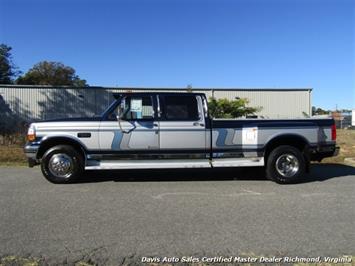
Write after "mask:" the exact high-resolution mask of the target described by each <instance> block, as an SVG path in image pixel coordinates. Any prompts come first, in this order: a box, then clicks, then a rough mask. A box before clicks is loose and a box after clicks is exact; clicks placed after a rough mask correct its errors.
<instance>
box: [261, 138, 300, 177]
mask: <svg viewBox="0 0 355 266" xmlns="http://www.w3.org/2000/svg"><path fill="white" fill-rule="evenodd" d="M305 171H306V161H305V158H304V156H303V154H302V152H301V151H300V150H299V149H297V148H295V147H293V146H289V145H282V146H279V147H277V148H275V149H274V150H272V151H271V153H270V154H269V156H268V159H267V163H266V176H267V178H268V179H270V180H273V181H275V182H277V183H279V184H290V183H296V182H299V181H301V180H302V179H303V178H304V175H305Z"/></svg>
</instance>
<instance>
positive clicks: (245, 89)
mask: <svg viewBox="0 0 355 266" xmlns="http://www.w3.org/2000/svg"><path fill="white" fill-rule="evenodd" d="M0 88H20V89H57V88H68V89H69V88H70V89H83V88H85V89H106V90H107V89H110V90H128V91H129V90H142V91H144V90H165V91H166V90H170V91H171V90H173V91H174V90H176V91H181V90H183V91H189V90H195V91H214V90H216V91H217V90H221V91H312V90H313V89H312V88H195V87H191V88H176V87H175V88H168V87H155V88H154V87H101V86H88V87H73V86H48V85H9V84H3V85H2V84H0Z"/></svg>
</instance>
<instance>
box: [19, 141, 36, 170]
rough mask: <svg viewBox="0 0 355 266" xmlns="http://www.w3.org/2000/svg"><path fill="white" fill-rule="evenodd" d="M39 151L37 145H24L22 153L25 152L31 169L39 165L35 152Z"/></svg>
mask: <svg viewBox="0 0 355 266" xmlns="http://www.w3.org/2000/svg"><path fill="white" fill-rule="evenodd" d="M38 149H39V145H34V144H30V143H28V144H26V146H25V147H24V148H23V151H24V152H25V155H26V157H27V160H28V166H29V167H33V166H35V165H37V164H39V161H38V160H37V152H38Z"/></svg>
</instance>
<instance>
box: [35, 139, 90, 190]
mask: <svg viewBox="0 0 355 266" xmlns="http://www.w3.org/2000/svg"><path fill="white" fill-rule="evenodd" d="M58 165H59V166H62V168H61V170H63V169H64V171H62V173H63V174H62V175H61V174H59V173H58V172H60V170H59V171H58V169H57V168H56V166H58ZM68 165H70V167H69V169H67V168H68ZM66 169H67V171H65V170H66ZM41 170H42V173H43V175H44V177H45V178H46V179H47V180H48V181H49V182H52V183H55V184H65V183H72V182H74V181H75V180H77V178H78V177H79V176H80V174H82V173H83V171H84V159H83V157H82V155H81V154H80V153H79V152H78V151H76V150H75V149H74V148H73V147H72V146H69V145H58V146H54V147H52V148H50V149H49V150H48V151H46V152H45V153H44V155H43V157H42V160H41ZM55 172H57V173H58V174H56V173H55ZM66 172H68V173H66ZM65 173H66V174H65ZM64 174H65V176H64Z"/></svg>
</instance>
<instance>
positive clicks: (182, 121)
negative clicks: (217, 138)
mask: <svg viewBox="0 0 355 266" xmlns="http://www.w3.org/2000/svg"><path fill="white" fill-rule="evenodd" d="M158 104H159V110H158V111H159V121H160V122H159V144H160V152H161V153H162V154H166V156H167V157H168V158H184V159H186V158H196V159H197V158H206V156H207V154H206V126H205V117H204V112H203V104H202V98H201V96H196V95H186V94H184V95H179V94H165V95H164V94H163V95H160V96H159V97H158Z"/></svg>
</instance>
